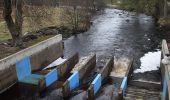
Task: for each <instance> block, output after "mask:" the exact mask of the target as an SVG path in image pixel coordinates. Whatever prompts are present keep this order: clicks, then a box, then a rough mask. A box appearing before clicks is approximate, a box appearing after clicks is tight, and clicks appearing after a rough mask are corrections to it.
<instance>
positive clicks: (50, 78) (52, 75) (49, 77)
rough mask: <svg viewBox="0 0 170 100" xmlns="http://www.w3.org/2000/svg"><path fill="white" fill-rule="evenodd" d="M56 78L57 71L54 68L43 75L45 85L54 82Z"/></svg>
mask: <svg viewBox="0 0 170 100" xmlns="http://www.w3.org/2000/svg"><path fill="white" fill-rule="evenodd" d="M57 80H58V71H57V70H56V69H54V70H52V71H51V72H49V73H48V74H47V75H46V76H45V82H46V87H48V86H50V85H51V84H52V83H54V82H55V81H57Z"/></svg>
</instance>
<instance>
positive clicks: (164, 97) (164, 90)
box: [162, 73, 168, 100]
mask: <svg viewBox="0 0 170 100" xmlns="http://www.w3.org/2000/svg"><path fill="white" fill-rule="evenodd" d="M167 78H168V77H167V74H166V73H165V75H164V81H163V93H162V100H166V94H167Z"/></svg>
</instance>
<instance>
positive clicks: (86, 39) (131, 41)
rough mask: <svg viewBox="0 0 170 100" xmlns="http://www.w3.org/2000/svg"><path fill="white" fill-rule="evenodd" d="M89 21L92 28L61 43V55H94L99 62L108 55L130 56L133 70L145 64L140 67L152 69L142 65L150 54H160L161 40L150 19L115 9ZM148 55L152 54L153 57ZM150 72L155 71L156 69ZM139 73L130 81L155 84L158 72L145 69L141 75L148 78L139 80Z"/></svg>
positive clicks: (143, 15)
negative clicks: (144, 80)
mask: <svg viewBox="0 0 170 100" xmlns="http://www.w3.org/2000/svg"><path fill="white" fill-rule="evenodd" d="M92 22H93V25H92V26H91V28H90V29H89V30H88V31H87V32H85V33H81V34H78V35H76V36H72V37H70V38H68V39H66V40H64V45H65V52H64V54H65V56H69V55H71V54H73V53H75V52H79V54H80V56H86V55H88V54H89V53H91V52H93V53H96V54H97V59H98V60H99V61H100V60H103V59H107V58H109V57H111V56H115V58H121V57H134V59H135V61H134V68H135V69H137V68H140V66H141V65H145V66H142V67H144V68H146V67H147V66H149V67H152V66H150V65H151V64H150V65H146V64H142V63H148V61H149V60H152V59H153V58H155V57H156V56H155V55H154V54H156V55H158V53H159V55H160V52H158V51H159V49H160V43H161V37H160V33H159V32H158V31H157V30H156V26H155V22H154V19H153V18H152V17H151V16H147V15H145V14H136V13H133V12H127V11H122V10H117V9H105V10H104V11H103V12H102V13H100V14H98V15H97V16H95V17H94V18H93V19H92ZM157 52H158V53H157ZM150 54H153V56H151V55H150ZM143 56H149V57H143ZM142 57H143V59H145V58H146V60H143V62H142V61H141V58H142ZM157 58H158V57H157ZM147 60H148V61H147ZM158 60H159V58H158ZM158 60H157V61H155V60H154V61H151V63H152V64H153V65H155V64H154V63H158V62H159V61H158ZM158 64H159V63H158ZM153 67H159V66H153ZM153 69H154V70H156V68H153ZM141 70H142V68H141ZM148 70H149V69H148ZM138 72H140V71H138ZM144 72H145V71H143V72H142V73H144ZM142 73H137V74H136V75H134V78H135V79H139V78H142V79H146V80H152V81H159V79H158V78H157V75H159V72H158V71H152V69H150V70H149V71H148V72H147V70H146V73H145V75H146V74H147V76H151V77H145V76H144V77H143V74H142ZM141 74H142V75H141ZM152 74H154V75H155V76H154V75H152Z"/></svg>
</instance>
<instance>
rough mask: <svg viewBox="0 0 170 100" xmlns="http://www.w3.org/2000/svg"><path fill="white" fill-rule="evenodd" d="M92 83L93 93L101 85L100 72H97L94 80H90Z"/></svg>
mask: <svg viewBox="0 0 170 100" xmlns="http://www.w3.org/2000/svg"><path fill="white" fill-rule="evenodd" d="M92 84H93V90H94V95H95V94H96V93H97V92H98V91H99V89H100V87H101V85H102V77H101V74H98V75H97V76H96V78H95V79H94V81H93V82H92Z"/></svg>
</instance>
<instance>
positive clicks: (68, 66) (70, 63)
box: [57, 53, 79, 78]
mask: <svg viewBox="0 0 170 100" xmlns="http://www.w3.org/2000/svg"><path fill="white" fill-rule="evenodd" d="M78 61H79V54H78V53H76V54H74V55H73V56H71V57H70V58H68V60H66V61H65V62H63V63H62V64H61V65H59V66H57V69H58V71H59V78H63V77H68V74H70V71H71V70H72V69H73V68H74V66H75V65H76V64H77V63H78Z"/></svg>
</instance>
